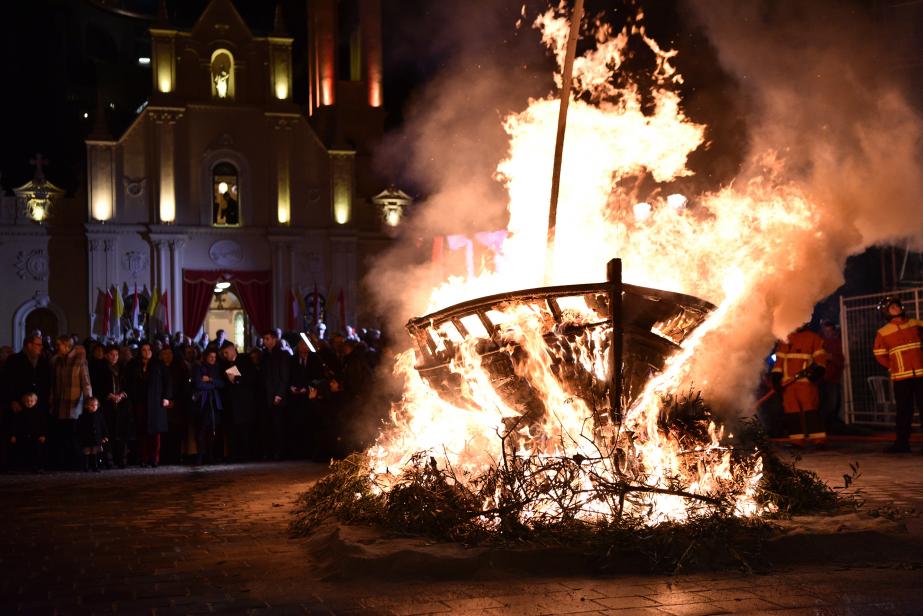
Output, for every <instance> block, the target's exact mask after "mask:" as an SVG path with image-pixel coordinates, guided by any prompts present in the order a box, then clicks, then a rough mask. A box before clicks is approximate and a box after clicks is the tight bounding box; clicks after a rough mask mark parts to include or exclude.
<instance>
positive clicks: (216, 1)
mask: <svg viewBox="0 0 923 616" xmlns="http://www.w3.org/2000/svg"><path fill="white" fill-rule="evenodd" d="M191 36H192V38H194V39H198V40H200V41H203V42H206V43H211V42H213V41H218V40H221V41H232V42H235V43H240V44H244V43H249V42H250V41H251V40H252V39H253V33H252V32H250V28H249V27H248V26H247V23H246V22H245V21H244V20H243V18H242V17H241V16H240V13H238V12H237V9H235V8H234V4H233V3H232V2H231V0H211V2H209V3H208V6H206V7H205V10H204V11H203V12H202V15H201V16H199V20H198V21H197V22H196V24H195V26H193V28H192V32H191Z"/></svg>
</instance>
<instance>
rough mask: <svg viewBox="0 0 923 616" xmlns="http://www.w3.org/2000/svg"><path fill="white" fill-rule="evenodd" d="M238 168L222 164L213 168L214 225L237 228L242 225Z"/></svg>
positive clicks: (229, 164) (225, 163)
mask: <svg viewBox="0 0 923 616" xmlns="http://www.w3.org/2000/svg"><path fill="white" fill-rule="evenodd" d="M238 178H239V176H238V173H237V167H235V166H234V165H232V164H231V163H227V162H221V163H218V164H217V165H215V166H214V167H213V168H212V224H213V225H214V226H216V227H236V226H238V225H239V224H240V186H239V180H238Z"/></svg>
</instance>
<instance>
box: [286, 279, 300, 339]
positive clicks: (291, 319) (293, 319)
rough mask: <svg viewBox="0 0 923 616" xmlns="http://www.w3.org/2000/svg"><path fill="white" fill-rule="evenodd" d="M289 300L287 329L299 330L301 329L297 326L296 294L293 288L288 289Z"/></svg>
mask: <svg viewBox="0 0 923 616" xmlns="http://www.w3.org/2000/svg"><path fill="white" fill-rule="evenodd" d="M289 298H290V302H289V311H288V329H289V330H290V331H295V330H300V329H301V327H299V326H298V315H299V312H298V294H297V293H296V292H295V288H294V287H292V288H291V289H289Z"/></svg>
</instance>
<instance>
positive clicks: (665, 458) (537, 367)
mask: <svg viewBox="0 0 923 616" xmlns="http://www.w3.org/2000/svg"><path fill="white" fill-rule="evenodd" d="M609 289H610V287H609V286H608V283H600V284H584V285H569V286H559V287H548V288H540V289H528V290H523V291H515V292H509V293H503V294H500V295H494V296H491V297H486V298H482V299H478V300H473V301H469V302H465V303H462V304H458V305H455V306H452V307H449V308H446V309H443V310H440V311H438V312H435V313H432V314H429V315H426V316H424V317H420V318H417V319H413V320H411V321H410V323H409V324H408V330H409V331H410V333H411V335H412V337H413V339H414V340H415V342H416V347H417V350H416V353H408V354H407V355H405V358H404V361H403V362H399V364H400V365H399V370H401V369H403V372H404V378H405V381H406V383H407V387H406V388H405V393H404V398H403V400H402V402H401V404H400V405H398V406H397V408H396V409H395V410H394V412H393V413H392V420H393V428H392V429H391V430H389V431H386V432H385V433H383V434H382V435H381V437H380V438H379V439H378V442H377V443H376V445H375V446H373V447H372V448H371V449H370V450H369V452H368V456H369V464H370V477H371V479H372V481H373V483H374V485H375V488H374V489H375V491H377V493H379V494H391V495H393V492H394V491H395V490H400V489H403V488H406V487H407V486H408V485H417V486H419V485H427V486H429V487H428V488H427V490H431V491H433V493H441V494H443V495H444V496H449V495H451V498H452V500H456V501H457V502H456V505H458V506H459V507H463V508H472V509H473V510H474V511H475V512H477V513H478V523H479V524H481V525H483V526H485V527H493V528H497V527H503V526H506V527H508V526H509V525H510V524H522V525H526V526H534V525H544V526H547V525H554V524H556V523H558V522H561V521H563V520H580V521H594V522H595V521H599V520H604V521H605V520H608V521H613V520H618V521H626V520H631V525H637V524H645V525H654V524H658V523H661V522H670V521H672V522H676V521H686V520H689V519H691V518H693V517H697V516H699V515H702V514H711V513H714V512H716V511H718V512H723V513H726V514H728V515H733V516H741V515H751V514H754V513H757V512H758V511H759V510H760V506H759V505H758V504H757V502H756V499H755V493H756V487H757V484H758V482H759V479H760V476H761V475H760V472H761V467H760V464H761V462H760V459H759V457H758V456H757V455H755V454H754V453H752V452H744V451H734V450H732V449H731V448H729V447H727V446H725V444H724V443H723V442H722V439H723V430H722V429H721V428H720V427H717V426H716V425H715V423H714V422H713V421H712V420H711V418H710V416H709V413H708V409H707V408H706V407H705V405H704V404H703V403H702V400H701V399H700V398H699V396H698V395H695V394H693V393H692V392H689V394H687V395H685V396H676V395H673V394H671V393H669V391H667V392H665V391H663V390H662V389H655V388H654V387H653V385H654V382H655V381H656V379H655V377H658V375H661V373H662V372H666V371H667V368H668V366H669V364H670V362H671V361H673V358H675V357H678V356H680V355H682V352H683V350H684V343H687V342H688V341H689V340H690V339H691V338H694V332H695V330H696V328H697V327H698V326H699V325H701V324H702V323H703V322H704V321H705V319H706V318H707V316H708V315H709V313H710V312H711V311H712V310H713V308H714V307H713V306H712V305H711V304H709V303H707V302H705V301H702V300H700V299H697V298H695V297H691V296H688V295H681V294H678V293H671V292H667V291H661V290H657V289H649V288H644V287H637V286H631V285H623V286H622V296H621V297H622V310H621V318H617V319H616V322H617V323H619V322H620V323H621V325H622V327H621V329H622V332H623V340H624V353H623V362H622V364H621V376H622V381H623V384H624V387H623V389H622V391H623V395H622V399H621V402H622V405H621V408H622V409H626V411H625V413H624V414H623V415H621V419H622V420H621V421H619V422H613V421H611V419H610V403H609V386H610V382H609V380H610V379H609V376H608V375H609V369H608V366H609V359H610V358H609V354H610V353H611V352H612V347H613V344H612V335H611V334H612V327H613V325H612V323H613V320H612V318H611V316H610V314H609V302H608V299H607V298H608V293H609ZM661 376H662V375H661ZM458 499H460V500H458ZM461 503H465V504H464V505H463V506H462V505H461ZM430 505H431V506H433V507H435V508H439V507H441V506H443V505H438V504H432V503H431V504H430ZM514 521H515V522H514Z"/></svg>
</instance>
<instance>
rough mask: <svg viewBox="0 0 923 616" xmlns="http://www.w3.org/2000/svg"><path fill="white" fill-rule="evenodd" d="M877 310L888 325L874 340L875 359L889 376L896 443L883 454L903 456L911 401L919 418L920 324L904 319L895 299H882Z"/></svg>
mask: <svg viewBox="0 0 923 616" xmlns="http://www.w3.org/2000/svg"><path fill="white" fill-rule="evenodd" d="M878 308H879V309H880V310H881V312H882V314H883V315H884V317H885V318H886V319H888V323H887V325H885V326H884V327H882V328H881V329H879V330H878V335H877V336H875V346H874V353H875V359H876V360H878V363H879V364H881V365H882V366H884V367H885V368H887V369H888V372H889V373H890V374H891V382H892V383H893V385H894V401H895V403H896V406H897V440H896V441H895V442H894V444H893V445H891V446H890V447H888V449H886V450H885V451H886V452H887V453H907V452H909V451H910V425H911V423H912V422H913V403H914V399H915V400H916V403H917V410H919V411H920V413H921V415H923V348H921V346H923V345H921V342H923V322H921V321H919V320H917V319H908V318H907V315H906V313H905V312H904V305H903V304H902V303H901V300H899V299H897V298H896V297H886V298H885V299H884V300H882V302H881V303H880V304H879V305H878Z"/></svg>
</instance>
